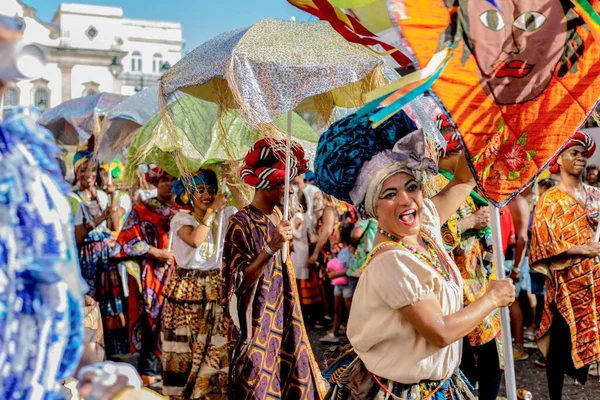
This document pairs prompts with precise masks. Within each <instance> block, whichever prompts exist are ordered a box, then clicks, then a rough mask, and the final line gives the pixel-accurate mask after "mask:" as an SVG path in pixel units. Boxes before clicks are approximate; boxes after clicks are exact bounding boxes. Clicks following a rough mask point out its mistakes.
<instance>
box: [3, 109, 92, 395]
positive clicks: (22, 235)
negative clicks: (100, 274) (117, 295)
mask: <svg viewBox="0 0 600 400" xmlns="http://www.w3.org/2000/svg"><path fill="white" fill-rule="evenodd" d="M36 116H37V111H36V110H35V109H22V108H20V109H17V110H16V112H15V113H13V114H12V115H11V116H10V117H9V118H7V119H6V120H5V121H4V122H3V123H2V124H0V366H1V369H0V398H2V399H6V400H9V399H34V398H35V399H62V398H64V393H63V391H62V386H61V384H60V381H61V380H64V379H66V378H68V377H70V376H71V375H72V374H73V371H74V370H75V367H76V366H77V364H78V362H79V358H80V356H81V351H82V348H83V307H84V304H83V293H84V292H85V291H86V285H85V283H83V281H82V279H81V275H80V273H79V266H78V262H77V250H76V248H75V243H74V235H73V227H72V222H71V212H70V207H69V202H68V200H67V197H66V195H67V194H68V193H69V187H68V185H67V184H66V183H65V182H64V181H63V180H62V177H61V174H60V168H59V165H58V163H57V161H56V159H55V158H54V157H53V156H54V155H55V154H58V152H59V151H60V149H59V148H58V147H57V146H56V144H55V143H54V138H53V136H52V134H51V133H50V132H49V131H48V130H46V129H45V128H42V127H41V126H39V125H37V124H36V123H35V122H34V119H33V118H32V117H34V118H35V117H36Z"/></svg>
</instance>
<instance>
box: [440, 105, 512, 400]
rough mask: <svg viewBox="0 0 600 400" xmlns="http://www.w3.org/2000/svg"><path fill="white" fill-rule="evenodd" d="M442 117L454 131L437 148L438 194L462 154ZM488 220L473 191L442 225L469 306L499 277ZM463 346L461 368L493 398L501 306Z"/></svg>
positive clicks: (498, 372) (485, 399)
mask: <svg viewBox="0 0 600 400" xmlns="http://www.w3.org/2000/svg"><path fill="white" fill-rule="evenodd" d="M444 117H445V115H443V116H442V117H440V119H441V122H442V125H441V131H442V133H446V132H448V131H450V132H448V133H446V134H445V140H446V142H447V145H446V147H445V148H440V149H439V151H438V155H439V167H440V169H441V170H442V174H439V175H437V176H435V177H434V178H433V183H434V185H435V193H436V194H437V193H439V192H441V191H442V190H443V189H444V188H445V187H446V186H447V185H448V184H449V183H450V179H451V176H452V175H454V174H455V172H456V167H457V164H458V161H459V160H460V159H461V158H463V157H464V155H463V152H462V147H461V146H460V141H459V140H458V136H457V134H456V133H455V132H454V128H453V127H452V125H451V124H450V123H449V122H448V121H447V120H445V118H444ZM438 122H439V121H438ZM489 224H490V212H489V207H487V206H484V205H483V204H481V203H476V202H475V199H474V198H473V196H469V197H467V198H466V200H465V201H464V203H463V204H461V205H460V207H459V208H458V210H456V213H455V214H454V215H452V216H451V217H450V218H449V220H448V222H446V223H445V224H444V225H443V226H442V237H443V238H444V243H445V245H446V250H447V251H448V252H449V254H450V256H451V257H452V259H453V260H454V262H455V263H456V266H457V267H458V269H459V270H460V274H461V276H462V278H463V287H462V289H463V301H464V305H465V306H468V305H469V304H471V303H473V302H475V301H476V300H477V299H478V298H480V297H481V296H482V295H483V294H484V293H485V291H486V288H487V286H488V284H489V282H490V280H493V279H495V276H494V274H493V270H492V265H491V260H492V254H491V249H490V245H491V243H487V241H486V237H487V235H486V234H485V229H486V228H488V226H489ZM462 350H463V351H462V359H461V364H460V369H461V371H462V372H463V373H464V374H465V376H466V377H467V379H468V380H469V382H470V383H471V384H473V385H475V383H476V382H479V388H478V396H479V398H480V399H482V400H495V399H496V397H498V392H499V391H500V383H501V381H502V369H503V367H504V360H503V357H502V342H501V332H500V313H499V312H498V310H497V309H496V310H493V311H492V312H491V313H490V314H489V315H487V316H486V317H485V318H484V319H483V321H481V322H480V323H479V324H478V325H477V327H476V328H475V329H474V330H473V331H471V332H469V334H468V335H467V337H465V338H464V339H463V348H462Z"/></svg>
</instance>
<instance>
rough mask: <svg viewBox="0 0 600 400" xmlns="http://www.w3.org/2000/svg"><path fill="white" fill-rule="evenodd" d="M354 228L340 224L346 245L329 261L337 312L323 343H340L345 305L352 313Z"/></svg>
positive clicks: (341, 241)
mask: <svg viewBox="0 0 600 400" xmlns="http://www.w3.org/2000/svg"><path fill="white" fill-rule="evenodd" d="M353 229H354V224H348V225H344V226H340V229H339V235H340V243H341V244H343V246H344V247H343V248H342V249H341V250H340V252H339V253H338V254H337V255H336V257H335V258H332V259H331V260H329V262H328V263H327V272H328V274H329V279H331V283H332V285H333V296H334V313H335V314H334V316H333V329H332V330H331V331H330V332H328V333H327V335H325V336H324V337H322V338H320V339H319V340H320V341H321V343H330V344H336V343H340V338H339V337H338V335H339V334H340V327H341V326H342V318H343V315H344V307H345V312H346V313H350V309H351V307H352V296H353V295H354V290H355V289H356V286H355V285H353V284H351V283H350V279H351V277H349V276H348V270H349V269H350V266H351V264H352V259H353V258H354V251H355V247H354V245H353V242H352V230H353ZM354 279H356V278H354ZM344 333H345V331H344Z"/></svg>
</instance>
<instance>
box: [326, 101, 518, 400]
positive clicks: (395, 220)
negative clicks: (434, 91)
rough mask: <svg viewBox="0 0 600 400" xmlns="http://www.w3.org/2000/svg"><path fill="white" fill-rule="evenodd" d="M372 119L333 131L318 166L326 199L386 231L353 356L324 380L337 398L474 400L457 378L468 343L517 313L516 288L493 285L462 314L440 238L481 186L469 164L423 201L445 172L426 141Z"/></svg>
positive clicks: (372, 262)
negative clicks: (512, 307) (429, 184)
mask: <svg viewBox="0 0 600 400" xmlns="http://www.w3.org/2000/svg"><path fill="white" fill-rule="evenodd" d="M369 117H370V115H368V114H367V115H366V116H364V117H362V118H361V117H357V116H355V115H353V116H350V117H348V118H351V119H350V120H346V121H344V119H343V120H340V121H338V122H336V123H335V124H334V125H332V127H331V128H330V129H329V130H328V131H327V132H325V133H324V134H323V135H322V136H321V139H320V143H319V148H318V150H317V156H316V159H315V173H316V175H317V177H318V184H319V186H320V188H321V190H323V191H324V192H325V193H328V194H331V195H333V196H336V197H338V198H340V199H342V200H348V201H351V202H352V203H353V204H354V205H355V206H356V207H357V209H358V210H359V211H360V212H361V214H362V215H363V216H365V217H371V218H377V221H378V227H379V228H378V233H377V236H376V238H375V243H374V244H375V247H374V249H373V251H372V252H371V254H370V255H369V258H368V259H367V261H366V264H365V265H366V266H365V268H364V270H363V272H362V274H361V276H360V280H359V283H358V286H357V288H356V292H355V294H354V301H353V303H352V310H351V311H350V317H349V322H348V338H349V339H350V343H351V344H352V349H344V350H343V351H341V353H340V352H338V353H337V354H338V355H339V356H338V357H337V358H336V359H335V360H333V362H331V363H329V368H328V370H327V371H325V373H324V376H325V378H327V379H328V380H329V381H330V383H332V387H331V389H330V393H329V398H332V399H349V398H351V399H353V400H358V399H379V398H389V399H411V400H424V399H431V398H436V399H437V398H443V399H446V398H452V399H459V400H460V399H472V398H473V395H472V394H471V390H472V387H471V386H470V385H469V383H468V382H467V381H466V378H464V376H463V375H462V374H461V373H460V371H459V370H458V366H459V364H460V357H461V347H460V346H461V339H462V338H463V337H464V336H465V335H467V334H468V333H469V332H470V331H472V330H473V329H474V328H475V327H476V326H477V324H478V323H479V322H480V321H481V320H483V318H484V317H485V316H486V315H488V314H489V313H490V312H491V311H492V310H493V309H495V308H497V307H502V306H506V305H508V304H510V303H512V302H513V301H514V293H513V292H511V290H513V287H514V286H513V285H512V282H511V281H510V280H509V279H508V280H503V281H492V282H491V283H490V285H489V287H488V290H487V292H486V293H485V294H484V295H483V296H482V297H481V298H479V299H478V300H477V301H475V302H473V303H472V304H470V305H469V306H467V307H464V308H463V304H462V298H463V295H462V278H461V275H460V272H459V270H458V269H457V267H456V265H455V264H454V262H453V261H452V259H451V258H450V257H449V256H448V254H447V253H446V252H445V251H444V242H443V240H442V237H441V232H440V230H441V225H442V224H443V223H444V222H445V221H446V220H447V219H448V218H449V217H450V216H451V215H452V214H453V213H454V212H455V211H456V209H457V208H458V207H459V206H460V204H462V202H463V201H464V200H465V199H466V197H467V196H469V194H470V192H471V190H472V189H473V188H474V186H475V182H474V179H473V176H472V175H471V173H470V171H469V167H468V165H467V163H466V161H465V160H464V159H463V160H461V162H459V165H458V166H457V169H456V174H455V177H454V179H453V180H452V181H451V182H450V184H449V185H448V186H447V187H446V188H445V189H444V190H443V191H442V192H440V193H439V194H438V195H437V196H435V197H434V198H432V199H431V200H430V199H424V198H423V192H422V191H421V185H422V183H423V178H424V173H429V174H436V173H437V165H436V164H435V162H434V161H433V160H431V159H429V158H427V157H426V156H425V136H424V134H423V132H422V131H421V130H418V131H416V130H415V129H416V126H415V125H414V123H413V122H412V121H411V120H410V119H408V117H407V116H406V114H404V112H402V111H401V112H400V113H398V114H396V115H395V116H394V117H393V118H392V119H390V120H389V121H388V122H386V123H384V124H382V125H381V126H380V127H379V128H378V129H375V130H374V129H371V122H370V121H369ZM342 127H347V128H346V129H340V128H342ZM350 130H352V132H349V131H350ZM409 132H412V133H409ZM327 143H335V146H337V147H336V148H331V146H328V145H327ZM332 146H333V145H332ZM332 165H333V166H335V167H334V169H333V171H332V170H331V166H332ZM350 166H352V167H356V168H350ZM340 169H341V170H342V171H350V172H340ZM352 171H356V172H352ZM353 174H354V175H353ZM348 182H353V184H352V185H349V184H348ZM343 188H346V189H345V190H346V191H345V192H344V189H343ZM433 396H435V397H433Z"/></svg>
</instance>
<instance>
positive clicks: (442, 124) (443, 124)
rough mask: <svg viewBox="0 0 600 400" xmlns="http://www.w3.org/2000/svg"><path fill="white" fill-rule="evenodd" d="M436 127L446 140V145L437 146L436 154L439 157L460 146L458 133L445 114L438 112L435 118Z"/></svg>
mask: <svg viewBox="0 0 600 400" xmlns="http://www.w3.org/2000/svg"><path fill="white" fill-rule="evenodd" d="M437 128H438V129H439V131H440V132H441V133H442V134H443V135H444V140H446V147H445V148H441V147H440V146H438V154H439V156H440V157H444V156H446V155H447V154H448V153H451V152H452V151H454V150H456V149H459V148H460V140H459V139H458V134H457V133H456V130H455V129H454V126H453V125H452V124H451V123H450V120H449V119H448V116H447V115H446V114H440V116H439V117H438V120H437ZM450 129H451V130H452V132H450V133H446V134H444V132H445V131H449V130H450Z"/></svg>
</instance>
